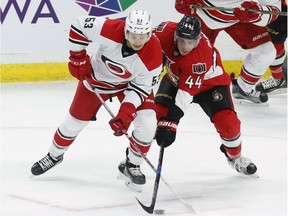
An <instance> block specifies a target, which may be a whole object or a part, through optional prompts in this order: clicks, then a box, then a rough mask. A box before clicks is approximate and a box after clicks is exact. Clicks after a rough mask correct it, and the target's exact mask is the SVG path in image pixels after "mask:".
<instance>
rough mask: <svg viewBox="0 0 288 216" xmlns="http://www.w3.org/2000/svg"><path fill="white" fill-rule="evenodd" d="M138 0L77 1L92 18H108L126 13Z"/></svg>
mask: <svg viewBox="0 0 288 216" xmlns="http://www.w3.org/2000/svg"><path fill="white" fill-rule="evenodd" d="M136 1H137V0H76V3H77V4H78V5H80V6H81V7H82V8H83V9H84V10H86V11H88V15H90V16H107V15H111V14H115V13H119V12H123V11H125V10H126V9H127V8H128V7H130V6H131V5H132V4H134V3H135V2H136Z"/></svg>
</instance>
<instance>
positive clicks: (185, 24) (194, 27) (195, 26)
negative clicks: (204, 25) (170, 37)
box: [176, 15, 201, 40]
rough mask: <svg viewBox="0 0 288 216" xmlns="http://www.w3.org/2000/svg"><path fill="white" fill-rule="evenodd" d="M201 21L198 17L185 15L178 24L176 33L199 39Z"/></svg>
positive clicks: (184, 36) (183, 36) (179, 35)
mask: <svg viewBox="0 0 288 216" xmlns="http://www.w3.org/2000/svg"><path fill="white" fill-rule="evenodd" d="M200 33H201V23H200V21H199V20H198V18H197V17H194V16H189V15H185V16H184V17H183V18H182V19H181V20H180V22H179V23H178V25H177V29H176V35H177V36H178V37H182V38H186V39H194V40H196V39H199V36H200Z"/></svg>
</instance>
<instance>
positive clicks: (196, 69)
mask: <svg viewBox="0 0 288 216" xmlns="http://www.w3.org/2000/svg"><path fill="white" fill-rule="evenodd" d="M206 68H207V67H206V63H197V64H193V65H192V72H193V73H196V74H199V75H200V74H203V73H205V72H206Z"/></svg>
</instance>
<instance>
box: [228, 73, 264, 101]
mask: <svg viewBox="0 0 288 216" xmlns="http://www.w3.org/2000/svg"><path fill="white" fill-rule="evenodd" d="M232 95H233V96H234V98H235V99H236V101H237V102H239V103H246V102H247V103H253V104H263V105H264V104H265V103H266V102H267V101H268V95H267V94H266V93H264V92H260V91H256V90H254V89H252V90H251V91H250V92H245V91H243V90H242V89H241V88H240V86H239V85H238V83H237V80H236V79H233V80H232Z"/></svg>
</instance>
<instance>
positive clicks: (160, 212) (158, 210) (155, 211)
mask: <svg viewBox="0 0 288 216" xmlns="http://www.w3.org/2000/svg"><path fill="white" fill-rule="evenodd" d="M154 213H155V214H157V215H163V214H164V213H165V211H164V209H155V210H154Z"/></svg>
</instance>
